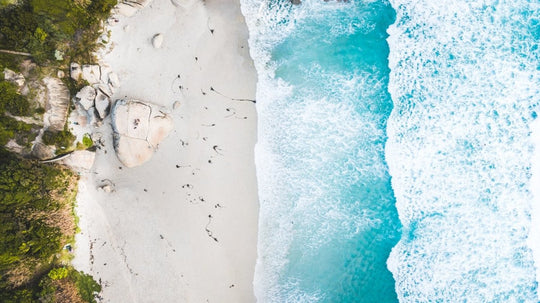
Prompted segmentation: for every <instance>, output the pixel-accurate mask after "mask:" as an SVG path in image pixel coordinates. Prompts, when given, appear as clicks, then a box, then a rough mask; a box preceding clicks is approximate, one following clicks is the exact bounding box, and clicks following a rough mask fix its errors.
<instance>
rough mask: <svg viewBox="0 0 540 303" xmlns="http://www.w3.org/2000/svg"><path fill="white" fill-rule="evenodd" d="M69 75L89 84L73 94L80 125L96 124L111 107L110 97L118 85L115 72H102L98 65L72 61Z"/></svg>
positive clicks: (77, 120)
mask: <svg viewBox="0 0 540 303" xmlns="http://www.w3.org/2000/svg"><path fill="white" fill-rule="evenodd" d="M70 76H71V78H73V79H74V80H76V81H80V80H84V81H86V82H87V83H88V84H89V85H87V86H85V87H83V88H82V89H81V90H80V91H79V92H77V94H76V95H75V97H74V99H73V102H74V105H75V110H76V112H77V114H78V116H76V117H75V120H76V122H77V124H79V125H81V126H86V125H98V124H99V123H100V122H101V121H102V120H103V119H105V118H106V117H107V115H108V114H109V111H110V108H111V97H112V95H113V93H114V90H115V89H117V88H118V87H119V86H120V85H119V83H120V82H119V80H118V76H117V75H116V74H115V73H112V72H109V73H103V72H102V69H101V67H100V66H99V65H82V66H81V65H79V64H78V63H72V64H71V67H70Z"/></svg>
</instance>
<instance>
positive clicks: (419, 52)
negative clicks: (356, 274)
mask: <svg viewBox="0 0 540 303" xmlns="http://www.w3.org/2000/svg"><path fill="white" fill-rule="evenodd" d="M391 2H392V5H393V7H394V8H395V9H396V12H397V17H396V22H395V24H394V25H392V26H391V27H390V29H389V34H390V37H389V38H388V42H389V45H390V57H389V61H390V63H389V64H390V69H391V74H390V84H389V90H390V93H391V95H392V99H393V101H394V109H393V112H392V114H391V116H390V119H389V121H388V138H389V139H388V143H387V147H386V159H387V161H388V164H389V167H390V172H391V175H392V186H393V189H394V193H395V196H396V200H397V202H396V203H397V204H396V205H397V208H398V211H399V218H400V220H401V222H402V224H403V234H402V238H401V240H400V241H399V243H398V244H397V245H396V246H395V247H394V248H393V250H392V253H391V255H390V258H389V260H388V266H389V268H390V270H391V271H392V273H393V275H394V278H395V280H396V291H397V293H398V297H399V299H400V301H403V302H428V301H429V302H458V301H470V302H537V301H538V297H537V291H538V283H537V282H536V280H535V266H534V262H533V254H532V251H531V248H530V247H529V246H528V245H527V241H528V237H529V236H530V234H529V231H530V230H531V211H532V205H533V195H532V193H531V191H532V189H534V188H535V186H536V187H538V186H539V185H538V184H533V183H531V162H532V158H533V156H534V154H533V150H534V146H533V142H532V139H531V123H532V122H533V121H534V120H535V119H536V117H537V111H538V102H539V100H540V91H539V87H540V73H539V62H540V60H539V59H540V58H539V50H538V42H539V40H540V29H539V16H540V4H539V3H538V1H526V0H518V1H495V0H494V1H474V2H471V1H423V0H421V1H414V2H411V1H403V0H393V1H391ZM535 224H539V223H538V222H537V223H535ZM532 236H534V237H537V235H534V234H533V235H532Z"/></svg>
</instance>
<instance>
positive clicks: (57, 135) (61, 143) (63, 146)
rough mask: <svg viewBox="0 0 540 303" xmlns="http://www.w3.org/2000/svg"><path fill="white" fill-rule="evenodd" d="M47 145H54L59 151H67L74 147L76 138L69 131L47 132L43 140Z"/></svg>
mask: <svg viewBox="0 0 540 303" xmlns="http://www.w3.org/2000/svg"><path fill="white" fill-rule="evenodd" d="M41 139H42V140H43V143H45V144H46V145H54V146H56V149H57V150H60V151H67V150H69V149H70V148H71V147H72V146H73V142H75V136H74V135H73V134H72V133H71V132H70V131H69V130H62V131H59V132H53V131H50V130H46V131H45V132H44V133H43V137H42V138H41Z"/></svg>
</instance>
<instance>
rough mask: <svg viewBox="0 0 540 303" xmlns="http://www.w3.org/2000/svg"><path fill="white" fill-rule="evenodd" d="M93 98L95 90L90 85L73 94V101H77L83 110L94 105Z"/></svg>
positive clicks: (94, 97)
mask: <svg viewBox="0 0 540 303" xmlns="http://www.w3.org/2000/svg"><path fill="white" fill-rule="evenodd" d="M94 99H96V90H95V89H94V88H93V87H91V86H85V87H83V88H82V89H81V90H80V91H79V92H78V93H77V94H76V95H75V101H77V102H79V103H80V104H81V105H82V107H83V108H84V109H85V110H88V109H89V108H90V107H92V106H94Z"/></svg>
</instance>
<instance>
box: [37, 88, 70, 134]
mask: <svg viewBox="0 0 540 303" xmlns="http://www.w3.org/2000/svg"><path fill="white" fill-rule="evenodd" d="M43 83H45V87H46V88H47V95H46V107H45V109H46V112H45V115H44V117H43V119H44V123H45V127H46V128H49V129H51V130H55V131H60V130H63V129H64V125H65V124H66V120H67V114H68V109H69V89H68V88H67V87H66V85H65V84H64V83H63V82H62V80H60V79H58V78H52V77H46V78H45V79H43Z"/></svg>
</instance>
